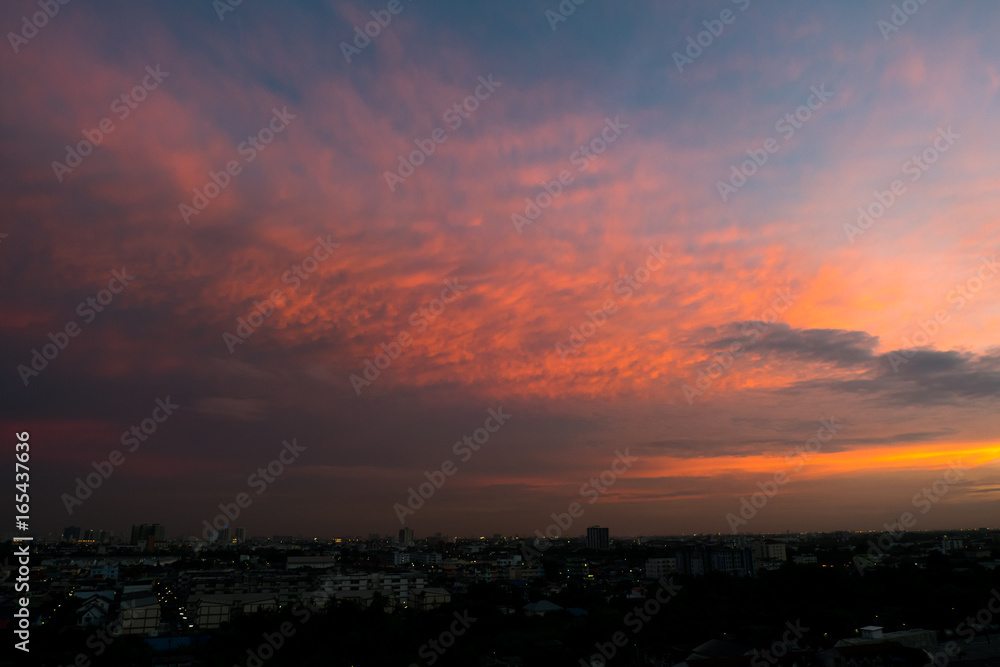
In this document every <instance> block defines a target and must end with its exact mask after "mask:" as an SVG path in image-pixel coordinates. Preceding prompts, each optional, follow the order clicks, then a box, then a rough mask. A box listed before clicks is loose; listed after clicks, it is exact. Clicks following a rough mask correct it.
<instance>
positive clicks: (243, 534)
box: [233, 528, 247, 542]
mask: <svg viewBox="0 0 1000 667" xmlns="http://www.w3.org/2000/svg"><path fill="white" fill-rule="evenodd" d="M235 533H236V534H235V535H234V536H233V537H235V538H236V541H237V542H246V541H247V529H246V528H236V529H235Z"/></svg>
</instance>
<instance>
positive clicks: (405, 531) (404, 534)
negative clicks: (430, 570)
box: [399, 526, 413, 547]
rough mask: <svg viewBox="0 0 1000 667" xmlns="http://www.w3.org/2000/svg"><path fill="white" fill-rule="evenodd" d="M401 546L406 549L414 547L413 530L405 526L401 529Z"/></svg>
mask: <svg viewBox="0 0 1000 667" xmlns="http://www.w3.org/2000/svg"><path fill="white" fill-rule="evenodd" d="M399 544H400V545H402V546H404V547H409V546H413V529H412V528H410V527H409V526H405V527H403V528H400V529H399Z"/></svg>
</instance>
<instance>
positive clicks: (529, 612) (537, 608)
mask: <svg viewBox="0 0 1000 667" xmlns="http://www.w3.org/2000/svg"><path fill="white" fill-rule="evenodd" d="M523 609H524V614H525V616H545V614H550V613H552V612H554V611H562V607H560V606H559V605H557V604H555V603H554V602H549V601H548V600H541V601H540V602H529V603H528V604H526V605H524V607H523Z"/></svg>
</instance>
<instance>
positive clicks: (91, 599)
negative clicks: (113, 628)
mask: <svg viewBox="0 0 1000 667" xmlns="http://www.w3.org/2000/svg"><path fill="white" fill-rule="evenodd" d="M76 596H77V597H81V598H84V600H83V604H82V605H80V608H79V609H77V610H76V627H78V628H90V627H95V626H106V625H107V624H108V611H109V610H110V608H111V602H112V601H113V600H114V593H112V592H111V591H88V592H86V593H77V594H76Z"/></svg>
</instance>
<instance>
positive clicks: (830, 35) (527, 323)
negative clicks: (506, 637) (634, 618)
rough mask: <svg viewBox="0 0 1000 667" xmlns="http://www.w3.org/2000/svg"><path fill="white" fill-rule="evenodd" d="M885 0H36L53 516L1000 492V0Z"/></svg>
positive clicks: (625, 509)
mask: <svg viewBox="0 0 1000 667" xmlns="http://www.w3.org/2000/svg"><path fill="white" fill-rule="evenodd" d="M902 4H903V5H905V7H906V8H912V9H913V11H909V9H906V11H904V10H903V9H900V8H899V5H898V3H893V2H879V3H874V4H862V3H850V4H847V5H842V4H835V3H814V4H810V5H809V6H803V5H799V4H792V3H778V4H769V5H766V4H764V3H757V2H752V1H751V0H734V1H732V2H730V1H728V0H727V1H724V2H718V3H715V4H711V5H702V4H688V5H682V6H679V5H673V4H671V5H662V4H659V3H638V4H630V5H629V6H627V7H620V6H608V5H602V4H600V3H596V2H593V3H583V4H576V3H575V2H572V3H571V2H563V3H561V4H560V3H558V2H543V1H540V0H539V1H535V0H532V1H530V2H527V3H524V4H523V5H519V6H517V7H511V6H488V7H478V6H467V5H465V4H464V3H463V4H457V3H447V4H446V6H443V7H442V6H435V5H431V4H421V3H411V2H409V1H408V0H402V1H400V2H397V1H396V0H393V1H392V2H379V1H375V2H372V3H369V4H366V5H363V6H362V5H361V4H358V3H352V2H343V1H340V0H335V1H331V2H306V3H300V4H296V5H295V6H281V7H276V6H267V5H255V4H253V3H241V4H238V5H236V6H232V4H231V3H207V2H206V3H201V4H199V5H197V6H183V7H182V6H156V5H149V4H145V3H140V4H134V3H113V4H111V5H102V6H100V7H96V6H90V5H87V4H85V3H80V4H77V3H69V4H66V5H62V4H60V5H59V7H58V12H57V14H56V15H54V16H51V17H49V18H47V19H46V20H45V22H44V24H43V25H41V26H38V25H35V24H34V23H32V18H31V17H32V16H34V15H35V12H36V11H39V10H38V7H37V6H36V4H35V3H18V5H17V8H16V11H15V9H14V8H12V9H11V10H10V11H9V12H7V16H6V18H5V19H4V22H3V25H5V26H7V29H6V30H5V31H4V32H5V33H7V32H10V35H14V37H9V36H8V40H7V41H8V46H7V47H6V52H5V53H4V56H3V57H2V58H0V74H2V75H3V77H4V80H5V82H6V83H7V85H8V86H9V87H10V88H11V89H12V90H14V91H16V95H15V97H16V103H12V104H7V105H3V107H2V108H0V127H2V129H3V131H4V137H5V139H4V147H5V150H4V151H3V152H2V153H0V164H2V166H3V168H4V173H7V174H9V178H6V179H3V180H2V181H0V194H2V196H3V198H4V201H6V202H7V206H8V209H9V213H8V215H7V216H6V217H5V221H4V222H3V223H0V276H2V278H3V281H4V284H5V285H7V287H8V289H6V290H4V293H3V295H2V297H0V299H2V302H0V303H2V306H0V307H2V310H3V312H4V313H5V316H4V318H3V321H2V322H0V361H2V363H0V369H3V373H2V374H0V394H2V396H3V397H4V400H3V401H2V403H0V424H2V426H3V427H4V429H6V430H7V432H8V433H22V432H23V433H29V434H30V441H31V460H30V466H31V472H32V475H31V528H30V531H31V532H32V533H33V534H36V535H41V534H45V533H52V534H61V532H62V530H63V529H64V528H65V527H66V526H82V527H86V526H88V525H90V526H94V527H95V528H98V527H99V528H98V529H106V530H113V531H116V532H121V531H124V530H126V529H127V527H128V526H130V525H132V524H137V525H138V524H140V523H142V522H150V521H155V522H158V523H161V524H162V525H164V526H166V527H167V530H168V531H175V532H174V533H172V534H176V535H179V534H182V533H183V534H186V535H200V534H201V533H202V531H203V530H205V525H209V526H210V525H213V524H215V523H218V521H219V520H220V519H219V517H222V519H221V521H225V522H227V525H229V526H231V527H232V528H234V529H235V528H236V527H240V528H245V529H246V532H247V534H248V535H285V534H291V535H297V534H302V535H307V534H309V533H310V532H311V531H313V530H315V533H316V534H320V535H367V534H368V533H370V532H378V533H380V534H396V533H398V531H399V530H400V529H401V528H403V527H404V526H406V527H410V528H412V529H413V532H414V535H416V536H421V535H423V536H426V535H433V534H434V533H437V532H441V533H445V534H452V535H474V534H484V535H492V534H494V533H502V534H515V533H516V534H519V535H521V536H531V535H535V533H536V531H540V532H542V533H545V532H546V531H547V530H548V529H549V527H550V526H552V525H555V526H557V527H558V529H559V530H561V531H566V532H567V533H572V534H573V535H584V534H586V532H587V527H589V526H593V525H600V526H604V527H608V526H610V527H611V530H612V535H614V534H618V535H680V534H694V533H698V534H716V533H718V534H723V535H732V534H735V533H738V532H743V533H783V532H786V531H791V532H792V533H797V532H833V531H840V530H843V531H862V530H870V531H879V530H882V529H883V527H884V526H886V525H900V526H903V527H905V528H906V529H907V530H913V531H922V530H951V529H975V528H980V527H986V528H996V527H997V516H1000V513H998V512H997V507H998V506H1000V505H998V503H1000V440H998V433H1000V416H998V414H997V411H996V405H997V398H998V397H1000V347H998V341H997V338H996V332H997V331H1000V278H998V277H997V273H1000V264H998V263H997V259H996V252H997V247H998V245H1000V226H998V225H997V224H996V223H997V213H996V211H997V207H996V192H997V185H996V174H997V173H998V169H1000V133H997V132H996V128H997V123H996V117H997V116H996V112H997V108H998V100H1000V98H998V93H1000V66H998V65H997V63H998V62H1000V44H998V43H997V42H996V40H994V39H993V38H992V35H994V34H995V33H996V29H997V28H1000V9H998V8H996V7H995V6H994V5H992V4H991V3H986V2H972V3H964V4H962V5H960V6H951V5H949V6H945V5H934V4H919V3H911V4H907V3H902ZM220 6H221V7H223V8H222V9H220V8H219V7H220ZM567 8H569V9H567ZM570 9H571V10H572V11H570ZM899 12H902V13H899ZM22 15H23V17H24V20H25V21H27V23H23V22H22V21H21V19H22ZM137 26H138V27H137ZM170 534H171V533H169V532H168V536H169V535H170ZM418 539H419V537H418Z"/></svg>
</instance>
